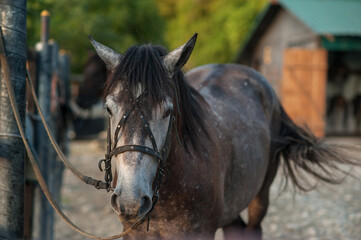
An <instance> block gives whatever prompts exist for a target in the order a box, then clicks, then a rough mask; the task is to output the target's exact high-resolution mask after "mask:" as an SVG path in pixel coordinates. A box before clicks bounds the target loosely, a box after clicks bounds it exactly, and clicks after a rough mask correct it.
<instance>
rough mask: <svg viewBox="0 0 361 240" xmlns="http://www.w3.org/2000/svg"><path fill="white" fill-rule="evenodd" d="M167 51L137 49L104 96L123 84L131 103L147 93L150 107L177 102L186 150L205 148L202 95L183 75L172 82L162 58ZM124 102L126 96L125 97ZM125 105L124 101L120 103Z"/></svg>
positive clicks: (120, 67)
mask: <svg viewBox="0 0 361 240" xmlns="http://www.w3.org/2000/svg"><path fill="white" fill-rule="evenodd" d="M166 54H167V51H166V50H165V49H164V48H163V47H161V46H157V45H152V44H146V45H135V46H132V47H130V48H129V49H128V50H127V51H126V52H125V53H124V55H123V56H122V58H121V60H120V62H119V64H118V66H117V67H116V69H115V71H114V76H113V77H112V78H111V79H109V80H108V81H107V82H106V84H105V90H104V96H105V97H106V96H107V95H109V94H110V93H112V91H114V89H115V87H116V86H117V83H118V82H119V81H121V82H122V85H123V86H124V88H126V89H127V91H123V92H122V94H127V95H128V96H127V99H128V101H133V100H134V99H135V98H136V93H137V91H138V90H139V88H141V89H145V91H146V93H147V94H146V95H145V96H144V97H145V101H146V102H147V104H149V105H150V106H155V105H157V104H160V103H162V102H163V101H164V100H165V98H166V96H170V97H172V98H173V103H174V106H175V108H177V109H175V110H176V119H177V128H178V133H179V136H180V139H181V142H182V144H183V146H184V147H185V148H186V150H189V147H193V148H194V149H195V150H198V149H199V147H200V146H201V143H200V142H199V141H198V140H199V131H200V130H201V131H203V132H204V133H206V131H205V126H204V121H203V119H204V118H203V111H202V109H201V107H200V105H199V103H198V102H197V98H199V97H200V95H199V93H198V92H197V91H196V90H195V89H193V88H192V87H191V86H190V85H189V84H188V83H187V80H186V77H185V75H184V74H183V72H182V71H177V72H175V73H174V74H173V77H172V79H171V80H169V75H168V72H167V70H166V68H165V66H164V64H163V60H162V58H163V57H164V56H165V55H166ZM122 99H123V100H124V95H123V96H122ZM119 101H121V99H119Z"/></svg>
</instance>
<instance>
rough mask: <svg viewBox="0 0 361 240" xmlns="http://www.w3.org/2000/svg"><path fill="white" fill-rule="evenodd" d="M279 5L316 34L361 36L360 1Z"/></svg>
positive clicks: (285, 0)
mask: <svg viewBox="0 0 361 240" xmlns="http://www.w3.org/2000/svg"><path fill="white" fill-rule="evenodd" d="M279 3H280V4H281V6H283V7H284V8H285V9H287V10H289V11H290V12H291V13H292V14H294V15H295V16H296V17H297V18H298V19H300V20H301V21H302V22H303V23H305V24H306V25H307V26H309V27H310V28H311V29H312V30H313V31H315V32H316V33H318V34H321V35H326V34H330V35H334V36H361V1H360V0H302V1H300V0H279Z"/></svg>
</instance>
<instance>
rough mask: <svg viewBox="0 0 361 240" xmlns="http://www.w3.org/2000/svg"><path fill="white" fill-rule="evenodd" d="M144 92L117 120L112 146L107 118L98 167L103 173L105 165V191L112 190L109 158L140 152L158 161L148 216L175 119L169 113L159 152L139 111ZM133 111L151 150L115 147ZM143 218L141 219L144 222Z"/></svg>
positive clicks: (157, 191) (131, 146)
mask: <svg viewBox="0 0 361 240" xmlns="http://www.w3.org/2000/svg"><path fill="white" fill-rule="evenodd" d="M144 94H145V92H143V93H142V94H141V95H140V96H139V97H137V98H136V99H135V101H134V103H133V105H132V106H131V108H130V109H129V110H127V111H126V112H125V113H124V115H123V116H122V118H121V119H120V120H119V122H118V124H117V127H116V130H115V133H114V139H113V144H112V140H111V130H110V129H111V126H110V118H109V124H108V133H107V153H106V154H105V159H102V160H100V161H99V163H98V167H99V169H100V171H103V169H102V166H101V165H102V162H104V165H105V168H104V170H105V181H106V182H107V184H108V188H107V190H108V191H110V190H113V189H112V188H111V187H110V186H111V182H112V180H113V177H112V170H111V158H112V157H113V156H116V155H118V154H120V153H124V152H131V151H135V152H141V153H144V154H147V155H150V156H152V157H154V158H155V159H157V160H158V170H157V174H156V177H155V179H154V183H153V185H154V194H153V199H152V208H151V209H150V210H149V211H148V213H147V214H146V215H148V218H149V215H150V213H151V211H152V210H153V209H154V206H155V204H156V202H157V200H158V198H159V188H160V185H161V182H162V178H163V176H164V172H165V169H164V167H165V163H166V159H167V158H168V155H169V150H170V147H171V140H172V139H171V137H172V127H173V122H174V121H175V117H174V113H173V111H171V112H170V119H169V124H168V130H167V135H166V138H165V142H164V146H163V148H162V149H161V150H160V151H159V149H158V146H157V143H156V141H155V139H154V135H153V133H152V131H151V129H150V127H149V123H148V121H147V120H146V118H145V116H144V115H143V113H142V111H141V109H140V100H141V98H142V97H143V96H144ZM134 110H138V111H139V112H140V118H141V120H142V122H143V126H144V129H145V130H146V133H147V135H148V137H149V138H150V141H151V142H152V146H153V148H149V147H146V146H142V145H123V146H120V147H116V146H117V143H118V139H119V133H120V130H121V129H122V127H123V126H124V125H125V123H126V121H127V119H128V117H129V115H130V114H131V113H132V112H133V111H134ZM144 219H145V218H143V221H144Z"/></svg>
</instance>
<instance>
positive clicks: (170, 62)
mask: <svg viewBox="0 0 361 240" xmlns="http://www.w3.org/2000/svg"><path fill="white" fill-rule="evenodd" d="M197 35H198V33H196V34H194V35H193V37H191V39H189V40H188V42H187V43H186V44H184V45H182V46H180V47H179V48H177V49H174V50H173V51H171V52H170V53H168V54H167V55H165V56H164V59H163V61H164V63H165V65H166V66H167V68H168V71H169V72H170V73H171V74H173V73H174V72H176V71H178V70H179V69H181V68H182V67H183V66H184V64H186V62H187V61H188V58H189V57H190V55H191V53H192V51H193V48H194V46H195V44H196V40H197Z"/></svg>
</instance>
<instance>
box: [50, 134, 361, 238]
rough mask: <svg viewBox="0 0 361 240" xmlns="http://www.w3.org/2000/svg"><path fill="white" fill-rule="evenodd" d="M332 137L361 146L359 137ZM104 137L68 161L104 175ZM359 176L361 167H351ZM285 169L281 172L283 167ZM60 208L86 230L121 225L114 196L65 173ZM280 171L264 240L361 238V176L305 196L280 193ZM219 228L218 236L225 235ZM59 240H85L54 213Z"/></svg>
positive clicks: (108, 230)
mask: <svg viewBox="0 0 361 240" xmlns="http://www.w3.org/2000/svg"><path fill="white" fill-rule="evenodd" d="M334 141H339V142H341V141H342V142H345V141H346V142H352V143H354V144H358V145H361V139H359V138H337V139H334ZM104 145H105V138H104V136H103V137H98V138H97V139H94V140H77V141H73V142H72V143H71V147H70V152H71V155H70V161H71V162H72V163H73V164H74V165H75V166H76V167H77V168H78V169H79V170H80V171H81V172H82V173H84V174H86V175H89V176H92V177H94V178H99V179H103V174H102V173H100V172H99V170H98V168H97V163H98V160H99V159H101V158H102V157H103V155H104V153H105V148H104V147H103V146H104ZM352 171H353V174H355V175H357V176H359V177H360V178H361V169H353V170H352ZM280 172H281V171H280ZM64 174H65V175H64V184H63V188H62V209H63V210H64V211H65V214H66V215H68V217H69V218H70V219H71V220H72V221H74V222H75V223H76V224H78V225H79V226H80V227H82V228H83V229H85V230H86V231H88V232H90V233H93V234H95V235H99V236H109V235H114V234H117V233H119V232H121V231H122V225H121V223H120V222H118V220H117V217H116V215H115V214H114V213H113V210H112V209H111V208H110V204H109V198H110V194H109V193H106V192H105V191H104V190H103V191H101V190H96V189H94V187H91V186H87V185H85V184H83V183H82V182H80V181H79V180H78V179H76V178H75V177H74V176H73V175H72V174H71V173H70V172H69V171H68V170H66V171H65V173H64ZM280 175H281V174H279V176H277V178H276V180H275V183H274V184H273V185H272V188H271V204H270V207H269V210H268V214H267V216H266V218H265V219H264V221H263V230H264V231H263V232H264V239H267V240H271V239H272V240H273V239H309V240H314V239H354V240H357V239H361V180H358V179H355V178H348V179H347V180H346V182H345V183H343V184H341V185H336V186H330V185H320V186H319V187H318V189H317V191H312V192H309V193H307V194H293V192H292V191H291V190H287V191H285V192H283V193H282V194H279V192H280V182H281V176H280ZM221 236H222V233H221V232H218V233H217V236H216V239H222V237H221ZM55 239H86V238H85V237H83V236H82V235H80V234H79V233H77V232H75V231H74V230H72V229H71V228H69V227H68V226H67V225H66V224H65V223H64V222H62V220H61V219H60V218H58V217H56V226H55Z"/></svg>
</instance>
